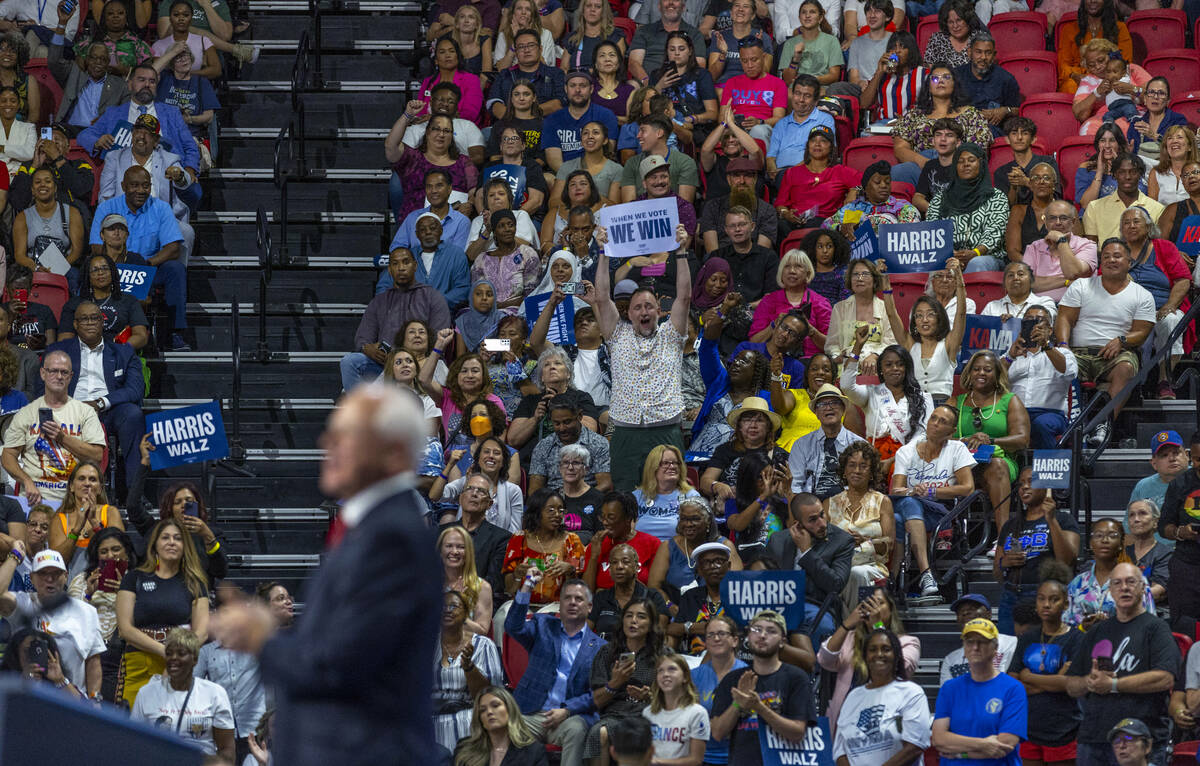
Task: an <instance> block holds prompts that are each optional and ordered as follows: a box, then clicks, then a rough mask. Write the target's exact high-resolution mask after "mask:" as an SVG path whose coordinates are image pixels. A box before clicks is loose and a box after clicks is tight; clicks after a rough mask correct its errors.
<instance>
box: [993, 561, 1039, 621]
mask: <svg viewBox="0 0 1200 766" xmlns="http://www.w3.org/2000/svg"><path fill="white" fill-rule="evenodd" d="M1038 563H1041V562H1040V561H1039V562H1038ZM1037 591H1038V586H1037V585H1020V586H1012V585H1005V586H1004V592H1003V593H1001V594H1000V608H999V609H998V610H997V615H996V616H997V619H996V628H998V629H999V631H1000V632H1001V633H1003V634H1005V635H1007V636H1012V635H1016V634H1015V632H1014V630H1013V607H1014V606H1016V605H1017V603H1018V602H1021V601H1026V600H1028V599H1032V598H1036V597H1037Z"/></svg>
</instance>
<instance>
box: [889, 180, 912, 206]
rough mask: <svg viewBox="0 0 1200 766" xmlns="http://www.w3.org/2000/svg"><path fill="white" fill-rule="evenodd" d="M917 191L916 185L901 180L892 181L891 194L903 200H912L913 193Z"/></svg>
mask: <svg viewBox="0 0 1200 766" xmlns="http://www.w3.org/2000/svg"><path fill="white" fill-rule="evenodd" d="M916 193H917V187H915V186H913V185H912V184H906V183H904V182H903V181H892V195H893V196H895V197H899V198H900V199H902V200H904V201H905V202H912V198H913V195H914V194H916Z"/></svg>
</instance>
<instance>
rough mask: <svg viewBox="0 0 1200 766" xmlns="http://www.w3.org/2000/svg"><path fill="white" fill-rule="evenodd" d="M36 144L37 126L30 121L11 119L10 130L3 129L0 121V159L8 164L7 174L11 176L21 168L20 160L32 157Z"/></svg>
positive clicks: (25, 160) (27, 160)
mask: <svg viewBox="0 0 1200 766" xmlns="http://www.w3.org/2000/svg"><path fill="white" fill-rule="evenodd" d="M36 146H37V127H36V126H35V125H34V124H33V123H32V122H21V121H20V120H13V124H12V130H10V131H5V130H4V124H3V123H0V147H3V151H0V160H4V164H6V165H8V175H9V176H10V177H13V176H15V175H16V174H17V171H18V170H20V168H21V163H22V162H29V161H30V160H32V159H33V150H34V148H35V147H36Z"/></svg>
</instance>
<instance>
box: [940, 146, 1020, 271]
mask: <svg viewBox="0 0 1200 766" xmlns="http://www.w3.org/2000/svg"><path fill="white" fill-rule="evenodd" d="M989 175H990V174H989V173H988V164H987V154H986V153H985V152H984V150H983V149H980V148H979V146H978V145H976V144H969V143H968V144H963V145H962V146H960V147H958V150H957V151H955V152H954V180H953V181H951V182H950V185H949V186H948V187H946V189H945V190H944V191H941V192H938V193H937V194H935V195H933V200H932V201H931V202H930V203H929V210H928V211H926V213H925V220H927V221H933V220H937V219H946V220H949V221H951V222H953V224H954V257H955V258H957V259H958V260H959V263H962V264H963V273H965V274H969V273H972V272H976V271H1002V270H1003V269H1004V262H1005V259H1006V255H1005V251H1004V234H1005V231H1006V230H1007V228H1008V209H1009V208H1008V196H1007V195H1006V194H1005V193H1004V192H1003V191H1001V190H1000V189H996V188H993V187H992V182H991V179H990V177H989Z"/></svg>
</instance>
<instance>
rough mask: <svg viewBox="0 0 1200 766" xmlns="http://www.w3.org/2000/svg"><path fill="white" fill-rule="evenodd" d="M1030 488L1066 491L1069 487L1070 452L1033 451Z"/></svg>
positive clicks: (1060, 450)
mask: <svg viewBox="0 0 1200 766" xmlns="http://www.w3.org/2000/svg"><path fill="white" fill-rule="evenodd" d="M1032 486H1033V488H1034V489H1068V488H1069V487H1070V486H1071V450H1069V449H1035V450H1034V451H1033V477H1032Z"/></svg>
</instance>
